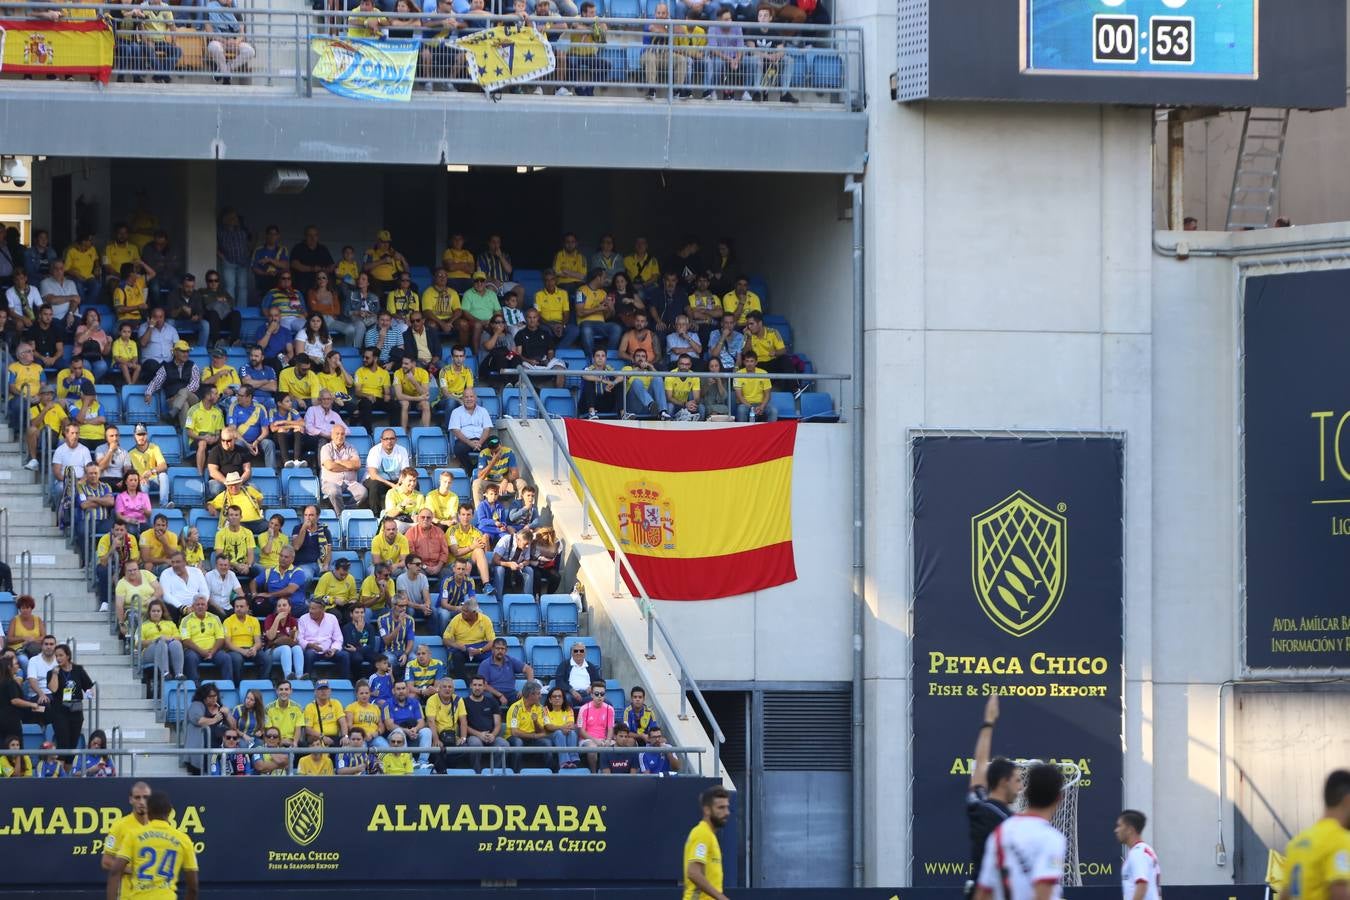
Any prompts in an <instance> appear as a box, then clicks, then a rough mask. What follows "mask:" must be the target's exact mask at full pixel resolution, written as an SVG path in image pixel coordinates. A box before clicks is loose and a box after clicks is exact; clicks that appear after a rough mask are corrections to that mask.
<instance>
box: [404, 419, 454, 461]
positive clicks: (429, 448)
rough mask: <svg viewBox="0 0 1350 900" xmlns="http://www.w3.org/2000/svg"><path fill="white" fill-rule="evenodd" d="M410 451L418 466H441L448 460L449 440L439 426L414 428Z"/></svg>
mask: <svg viewBox="0 0 1350 900" xmlns="http://www.w3.org/2000/svg"><path fill="white" fill-rule="evenodd" d="M412 452H413V457H414V458H415V459H416V460H417V465H419V466H424V467H426V466H443V465H445V464H446V463H447V462H449V461H450V442H449V441H448V440H447V439H446V436H445V432H444V431H442V430H441V429H439V428H428V427H418V428H414V429H413V430H412Z"/></svg>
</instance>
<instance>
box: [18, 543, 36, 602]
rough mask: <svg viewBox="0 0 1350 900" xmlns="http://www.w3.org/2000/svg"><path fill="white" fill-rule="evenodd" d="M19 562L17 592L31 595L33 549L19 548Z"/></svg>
mask: <svg viewBox="0 0 1350 900" xmlns="http://www.w3.org/2000/svg"><path fill="white" fill-rule="evenodd" d="M18 562H19V585H20V588H19V593H21V594H28V595H30V596H31V595H32V593H33V551H32V550H21V551H19V556H18Z"/></svg>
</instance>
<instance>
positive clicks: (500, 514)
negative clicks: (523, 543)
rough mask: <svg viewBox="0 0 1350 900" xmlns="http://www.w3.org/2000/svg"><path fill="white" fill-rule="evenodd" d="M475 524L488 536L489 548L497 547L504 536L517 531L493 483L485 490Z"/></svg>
mask: <svg viewBox="0 0 1350 900" xmlns="http://www.w3.org/2000/svg"><path fill="white" fill-rule="evenodd" d="M474 524H475V525H477V526H478V530H479V531H481V532H483V534H484V535H486V536H487V539H488V546H489V547H495V546H496V545H497V542H498V541H499V540H501V537H502V535H504V534H507V533H514V532H515V530H516V529H515V527H514V526H513V525H511V524H510V522H508V521H507V515H506V507H505V506H504V505H503V504H502V502H501V500H499V499H498V498H497V485H496V484H494V483H493V482H491V481H489V482H488V483H487V486H486V487H484V488H483V500H482V502H481V503H479V504H478V508H477V509H476V510H475V511H474Z"/></svg>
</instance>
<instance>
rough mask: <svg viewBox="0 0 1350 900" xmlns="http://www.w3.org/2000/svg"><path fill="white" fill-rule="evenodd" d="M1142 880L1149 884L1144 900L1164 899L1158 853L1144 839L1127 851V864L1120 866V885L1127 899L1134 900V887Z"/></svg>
mask: <svg viewBox="0 0 1350 900" xmlns="http://www.w3.org/2000/svg"><path fill="white" fill-rule="evenodd" d="M1140 882H1143V883H1144V884H1146V885H1148V888H1147V889H1146V891H1145V893H1144V900H1162V869H1160V868H1159V867H1158V854H1156V853H1154V852H1153V848H1152V847H1150V846H1149V845H1148V844H1145V843H1144V842H1143V841H1139V842H1137V843H1136V844H1135V845H1134V846H1133V847H1131V848H1130V849H1129V850H1128V851H1127V852H1126V854H1125V864H1124V865H1123V866H1121V867H1120V887H1121V890H1122V891H1124V894H1125V900H1133V898H1134V887H1135V885H1137V884H1139V883H1140Z"/></svg>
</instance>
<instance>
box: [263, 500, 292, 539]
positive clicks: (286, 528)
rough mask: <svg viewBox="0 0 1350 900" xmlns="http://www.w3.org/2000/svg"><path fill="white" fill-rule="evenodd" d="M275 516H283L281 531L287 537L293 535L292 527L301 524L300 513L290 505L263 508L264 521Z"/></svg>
mask: <svg viewBox="0 0 1350 900" xmlns="http://www.w3.org/2000/svg"><path fill="white" fill-rule="evenodd" d="M273 516H281V533H282V534H284V535H286V536H287V537H290V536H291V529H292V528H294V527H295V526H297V525H299V524H300V514H299V513H298V512H296V511H295V510H293V509H291V508H290V507H285V506H281V507H276V508H274V509H265V510H263V521H264V522H265V521H267V520H268V519H270V518H272V517H273Z"/></svg>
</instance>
